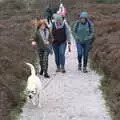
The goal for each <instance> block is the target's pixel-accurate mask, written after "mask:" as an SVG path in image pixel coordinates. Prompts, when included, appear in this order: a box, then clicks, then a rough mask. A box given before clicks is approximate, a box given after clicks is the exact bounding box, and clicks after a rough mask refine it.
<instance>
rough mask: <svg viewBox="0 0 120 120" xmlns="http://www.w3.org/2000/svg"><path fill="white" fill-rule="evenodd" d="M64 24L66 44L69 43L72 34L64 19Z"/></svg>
mask: <svg viewBox="0 0 120 120" xmlns="http://www.w3.org/2000/svg"><path fill="white" fill-rule="evenodd" d="M65 26H66V35H67V42H68V44H71V34H72V31H71V28H70V26H69V25H68V23H67V21H66V20H65Z"/></svg>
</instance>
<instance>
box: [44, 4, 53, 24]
mask: <svg viewBox="0 0 120 120" xmlns="http://www.w3.org/2000/svg"><path fill="white" fill-rule="evenodd" d="M52 15H53V13H52V9H51V8H50V6H49V5H48V6H47V8H46V10H45V18H46V19H47V22H48V24H50V22H51V21H52Z"/></svg>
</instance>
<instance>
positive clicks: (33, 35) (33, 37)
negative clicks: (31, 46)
mask: <svg viewBox="0 0 120 120" xmlns="http://www.w3.org/2000/svg"><path fill="white" fill-rule="evenodd" d="M36 39H37V30H36V29H35V28H34V29H32V30H31V33H30V41H31V42H32V41H36Z"/></svg>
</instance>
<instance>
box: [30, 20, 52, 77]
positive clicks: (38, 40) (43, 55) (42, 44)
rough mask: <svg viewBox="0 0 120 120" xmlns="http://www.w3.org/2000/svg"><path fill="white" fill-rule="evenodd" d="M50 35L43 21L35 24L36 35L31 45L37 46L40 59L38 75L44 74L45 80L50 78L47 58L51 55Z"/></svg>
mask: <svg viewBox="0 0 120 120" xmlns="http://www.w3.org/2000/svg"><path fill="white" fill-rule="evenodd" d="M51 42H52V39H51V34H50V30H49V28H48V26H47V23H46V21H45V20H40V21H39V22H38V24H37V29H36V33H35V36H34V39H33V41H32V45H33V46H35V45H37V49H38V54H39V58H40V66H41V71H40V75H43V74H44V77H45V78H50V76H49V74H48V56H49V54H50V53H51V54H52V50H51V45H50V44H51Z"/></svg>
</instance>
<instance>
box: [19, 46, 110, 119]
mask: <svg viewBox="0 0 120 120" xmlns="http://www.w3.org/2000/svg"><path fill="white" fill-rule="evenodd" d="M66 55H67V61H66V64H67V66H66V69H67V73H66V74H61V73H58V74H56V73H55V69H56V67H55V63H54V56H52V57H51V56H50V62H49V63H50V68H49V71H50V74H51V79H52V81H51V83H50V84H49V86H48V87H47V88H46V89H45V92H44V95H45V100H44V99H41V100H42V108H41V109H39V108H38V107H37V106H33V105H32V104H31V103H30V101H29V103H27V104H26V105H25V106H24V108H23V114H22V115H21V116H22V117H21V119H20V120H96V119H97V120H111V118H110V115H109V113H108V112H107V111H108V108H106V106H105V101H104V99H103V96H102V93H101V91H100V89H99V85H100V80H101V77H100V76H99V75H97V74H96V73H95V72H93V71H91V70H89V73H88V74H84V73H82V72H79V71H78V70H77V59H76V58H77V57H76V49H75V45H73V48H72V53H68V52H67V53H66ZM41 80H42V81H44V78H42V77H41ZM45 81H46V80H45ZM41 98H42V97H41Z"/></svg>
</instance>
